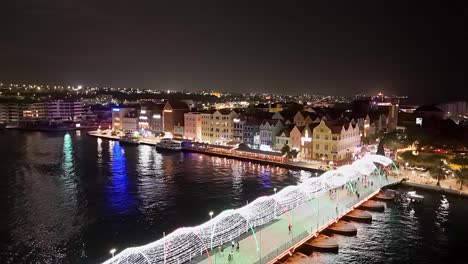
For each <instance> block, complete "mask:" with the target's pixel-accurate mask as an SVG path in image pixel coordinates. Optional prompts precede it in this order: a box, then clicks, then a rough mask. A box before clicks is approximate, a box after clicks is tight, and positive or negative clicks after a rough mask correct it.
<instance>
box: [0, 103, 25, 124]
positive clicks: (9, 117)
mask: <svg viewBox="0 0 468 264" xmlns="http://www.w3.org/2000/svg"><path fill="white" fill-rule="evenodd" d="M22 117H23V105H22V104H14V103H5V104H0V122H3V123H18V122H19V121H20V120H21V119H22Z"/></svg>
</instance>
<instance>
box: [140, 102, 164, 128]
mask: <svg viewBox="0 0 468 264" xmlns="http://www.w3.org/2000/svg"><path fill="white" fill-rule="evenodd" d="M165 106H166V104H165V103H153V102H147V103H145V104H143V105H141V108H140V113H139V120H138V129H140V130H141V129H144V130H148V131H151V132H152V133H153V134H159V133H161V132H163V131H164V126H163V111H164V107H165Z"/></svg>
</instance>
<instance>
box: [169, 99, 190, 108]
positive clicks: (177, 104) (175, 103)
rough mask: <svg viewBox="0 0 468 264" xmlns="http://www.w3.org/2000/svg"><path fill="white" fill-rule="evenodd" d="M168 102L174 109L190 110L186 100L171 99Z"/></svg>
mask: <svg viewBox="0 0 468 264" xmlns="http://www.w3.org/2000/svg"><path fill="white" fill-rule="evenodd" d="M168 103H169V104H170V105H171V107H172V109H174V110H189V109H190V108H189V106H188V105H187V104H186V103H184V102H180V101H170V102H168Z"/></svg>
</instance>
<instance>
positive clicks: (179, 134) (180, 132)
mask: <svg viewBox="0 0 468 264" xmlns="http://www.w3.org/2000/svg"><path fill="white" fill-rule="evenodd" d="M173 136H174V137H176V138H183V137H184V126H180V125H174V134H173Z"/></svg>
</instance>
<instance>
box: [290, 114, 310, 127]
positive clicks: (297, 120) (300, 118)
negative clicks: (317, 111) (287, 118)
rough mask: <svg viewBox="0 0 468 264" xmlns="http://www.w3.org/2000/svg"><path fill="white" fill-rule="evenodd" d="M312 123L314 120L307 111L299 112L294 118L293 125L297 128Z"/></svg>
mask: <svg viewBox="0 0 468 264" xmlns="http://www.w3.org/2000/svg"><path fill="white" fill-rule="evenodd" d="M312 122H313V120H312V118H311V117H310V113H309V112H307V111H297V113H296V114H295V115H294V118H293V123H294V124H295V125H296V126H305V125H307V124H310V123H312Z"/></svg>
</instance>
